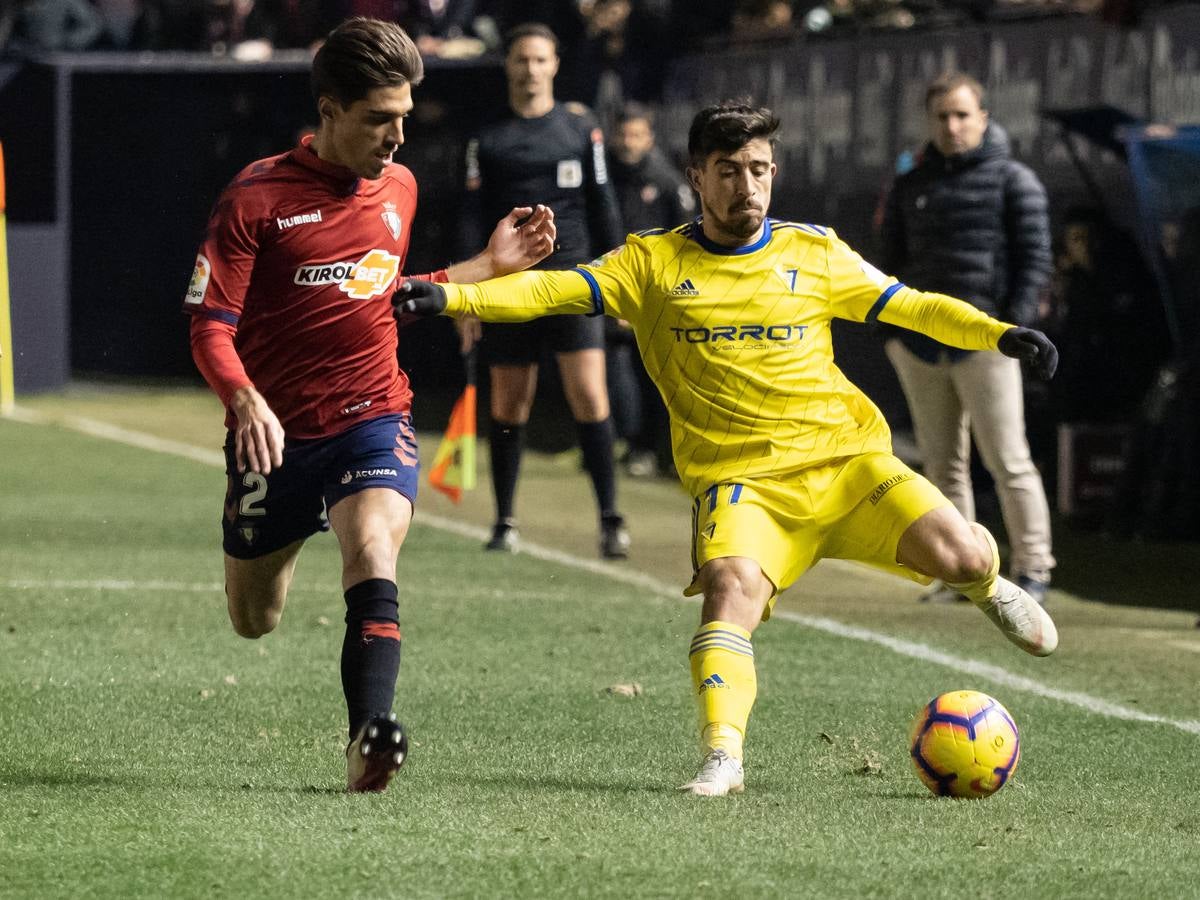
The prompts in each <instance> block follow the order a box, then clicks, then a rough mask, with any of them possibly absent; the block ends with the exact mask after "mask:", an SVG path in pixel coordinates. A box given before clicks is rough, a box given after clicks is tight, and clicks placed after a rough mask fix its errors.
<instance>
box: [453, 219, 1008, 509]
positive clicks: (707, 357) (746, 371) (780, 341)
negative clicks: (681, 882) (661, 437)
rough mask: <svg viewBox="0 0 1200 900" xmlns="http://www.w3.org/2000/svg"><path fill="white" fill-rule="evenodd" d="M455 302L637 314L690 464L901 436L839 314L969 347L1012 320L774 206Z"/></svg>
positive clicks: (813, 460)
mask: <svg viewBox="0 0 1200 900" xmlns="http://www.w3.org/2000/svg"><path fill="white" fill-rule="evenodd" d="M445 288H446V291H447V298H448V303H447V309H446V312H447V313H449V314H451V315H462V314H473V315H477V316H479V317H480V318H481V319H483V320H485V321H494V322H519V321H524V320H527V319H532V318H536V317H537V316H540V315H548V314H556V313H595V314H599V313H607V314H608V315H611V316H615V317H617V318H620V319H624V320H626V321H627V322H629V323H630V325H631V326H632V327H633V331H634V334H635V335H636V338H637V344H638V348H639V350H640V351H641V355H642V359H643V360H644V361H645V365H646V371H647V372H648V373H649V375H650V377H651V378H652V379H653V380H654V383H655V384H656V385H658V389H659V391H660V393H661V394H662V397H663V400H664V401H665V402H666V405H667V409H668V410H669V412H670V417H671V441H672V447H673V450H674V456H675V465H676V468H677V469H678V471H679V475H680V478H681V480H682V481H683V483H684V486H685V487H686V488H687V489H688V491H689V492H690V493H691V494H692V495H693V496H694V495H698V494H700V493H701V492H702V491H704V490H705V489H707V488H708V487H709V486H711V485H713V484H719V483H722V482H729V481H737V480H738V479H743V478H748V477H753V476H756V475H765V474H767V473H770V474H772V475H775V476H778V475H781V474H786V473H787V472H790V471H794V470H797V469H802V468H805V467H808V466H813V465H819V464H821V463H824V462H827V461H829V460H832V459H836V458H839V457H847V456H854V455H856V454H860V453H865V452H870V451H886V452H891V432H890V431H889V430H888V427H887V423H886V422H885V421H884V419H883V415H882V414H881V413H880V412H879V409H878V408H877V407H876V406H875V404H873V403H872V402H871V401H870V400H869V399H868V398H867V396H866V395H865V394H863V392H862V391H860V390H859V389H858V388H857V387H855V386H854V385H853V384H852V383H851V382H850V381H849V379H847V378H846V376H845V375H843V374H842V372H841V371H840V370H839V369H838V367H837V366H836V365H835V364H834V359H833V342H832V339H831V335H830V323H831V321H832V320H833V319H834V318H843V319H849V320H850V321H854V322H871V321H874V320H879V321H881V322H885V323H888V324H891V325H900V326H902V327H905V328H911V329H913V330H915V331H919V332H922V333H923V334H927V335H929V336H930V337H932V338H935V339H936V340H938V341H941V342H942V343H944V344H949V345H951V346H955V347H961V348H963V349H966V350H994V349H996V342H997V341H998V340H999V338H1000V335H1002V334H1003V333H1004V332H1005V330H1007V329H1008V328H1010V327H1012V326H1010V325H1006V324H1003V323H1001V322H998V321H996V320H995V319H992V318H990V317H989V316H987V315H985V314H984V313H982V312H980V311H979V310H978V309H976V308H975V307H973V306H971V305H969V304H967V303H964V302H962V301H960V300H955V299H953V298H951V297H947V296H944V295H942V294H931V293H923V292H921V291H916V290H913V289H911V288H908V287H905V286H904V285H903V284H901V283H900V282H898V281H897V280H896V279H895V278H891V277H888V276H886V275H884V274H883V273H882V272H880V271H879V270H877V269H875V268H874V267H873V266H871V265H870V264H869V263H867V262H866V261H865V260H863V258H862V257H861V256H859V255H858V254H857V253H855V252H854V251H853V250H851V249H850V247H849V246H847V245H846V243H845V242H844V241H842V240H841V239H839V238H838V237H837V235H835V234H834V232H833V231H832V230H831V229H827V228H824V227H821V226H818V225H805V224H798V223H795V222H782V221H778V220H773V219H769V220H767V222H766V223H765V225H764V228H763V233H762V236H761V238H760V239H758V240H757V241H755V242H754V243H752V244H749V245H747V246H744V247H739V248H736V249H729V248H725V247H721V246H719V245H716V244H713V243H712V242H711V241H709V240H707V239H706V238H705V236H704V234H703V231H702V230H701V225H700V223H699V222H693V223H689V224H687V225H682V226H680V227H679V228H676V229H674V230H672V231H649V232H643V233H641V234H638V235H630V236H629V238H628V240H627V241H626V243H625V244H624V245H622V246H621V247H618V248H617V249H616V250H614V251H612V252H611V253H608V254H606V255H605V256H603V257H601V258H600V259H598V260H596V261H595V262H593V263H591V264H589V265H586V266H579V267H577V268H575V269H571V270H566V271H559V272H555V271H532V272H520V273H517V274H515V275H509V276H506V277H504V278H499V279H495V280H492V281H487V282H482V283H479V284H474V285H445Z"/></svg>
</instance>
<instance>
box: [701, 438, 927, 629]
mask: <svg viewBox="0 0 1200 900" xmlns="http://www.w3.org/2000/svg"><path fill="white" fill-rule="evenodd" d="M949 505H950V501H949V500H947V499H946V497H945V496H944V495H943V494H942V492H941V491H939V490H938V489H937V488H936V487H934V486H933V485H932V484H931V483H930V482H929V481H928V480H926V479H925V478H924V477H923V476H921V475H918V474H917V473H916V472H914V471H913V470H912V469H910V468H909V467H908V466H906V465H905V464H904V463H903V462H901V461H900V460H899V459H897V458H896V457H895V456H893V455H892V454H890V453H866V454H863V455H861V456H849V457H845V458H843V459H838V460H834V461H833V462H831V463H829V464H827V465H823V466H813V467H812V468H808V469H801V470H799V471H796V472H790V473H787V474H785V475H782V476H780V477H778V478H753V479H747V480H745V481H741V482H738V483H725V484H717V485H714V486H713V487H711V488H709V489H708V490H707V491H705V492H704V493H703V494H701V495H700V496H699V497H697V498H696V500H695V501H694V502H693V504H692V523H693V526H694V527H693V533H692V568H693V571H694V572H696V573H698V572H699V571H700V568H701V567H702V566H703V565H704V564H705V563H706V562H708V561H709V560H712V559H720V558H721V557H725V556H744V557H747V558H749V559H753V560H754V561H756V562H757V563H758V564H759V566H760V568H762V570H763V573H764V574H765V575H766V576H767V578H769V579H770V580H771V583H772V584H774V585H775V592H776V594H778V593H779V591H782V590H783V589H784V588H786V587H788V586H789V585H790V584H792V582H794V581H795V580H796V579H797V578H799V577H800V576H801V575H803V574H804V573H805V572H807V571H808V570H809V569H810V568H812V566H813V565H814V564H815V563H816V562H817V560H820V559H848V560H854V561H856V562H861V563H866V564H868V565H871V566H875V567H877V568H880V569H884V570H886V571H888V572H892V573H895V574H898V575H903V576H904V577H906V578H911V579H912V580H913V581H917V582H920V583H922V584H928V583H929V581H930V580H931V579H929V578H927V577H926V576H924V575H921V574H919V573H918V572H914V571H913V570H912V569H909V568H906V567H905V566H902V565H900V563H898V562H897V561H896V548H897V546H898V545H899V543H900V536H901V535H902V534H904V532H905V531H906V530H907V529H908V526H910V525H911V524H912V523H913V522H915V521H916V520H917V519H919V518H921V516H923V515H925V513H927V512H929V511H930V510H933V509H937V508H939V507H942V506H949ZM699 592H700V589H699V587H698V586H697V583H696V580H695V578H693V580H692V583H691V585H690V586H689V587H688V588H687V590H686V591H684V593H685V594H688V595H689V596H690V595H694V594H697V593H699ZM774 604H775V598H774V597H772V598H771V602H770V603H769V604H768V605H767V609H766V611H765V612H764V613H763V618H764V619H765V618H767V617H768V616H769V615H770V614H771V607H772V606H774Z"/></svg>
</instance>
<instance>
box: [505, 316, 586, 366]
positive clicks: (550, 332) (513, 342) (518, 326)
mask: <svg viewBox="0 0 1200 900" xmlns="http://www.w3.org/2000/svg"><path fill="white" fill-rule="evenodd" d="M603 346H604V316H580V315H569V316H543V317H542V318H540V319H534V320H533V321H531V322H484V323H483V356H484V359H486V360H487V362H488V365H491V366H520V365H529V364H532V363H537V362H541V360H542V355H543V353H544V352H546V351H549V352H552V353H574V352H575V351H577V350H595V349H597V348H601V347H603Z"/></svg>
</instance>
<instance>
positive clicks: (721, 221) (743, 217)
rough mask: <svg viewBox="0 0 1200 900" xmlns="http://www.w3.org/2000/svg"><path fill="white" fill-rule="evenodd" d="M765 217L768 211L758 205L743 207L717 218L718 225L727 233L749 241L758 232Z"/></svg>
mask: <svg viewBox="0 0 1200 900" xmlns="http://www.w3.org/2000/svg"><path fill="white" fill-rule="evenodd" d="M714 218H715V217H714ZM765 218H766V213H765V212H763V211H762V210H761V209H758V208H757V207H754V208H750V209H746V208H742V209H738V210H734V211H731V212H729V213H727V214H726V215H725V217H724V218H717V221H716V225H717V227H718V228H720V229H721V230H722V231H724V232H725V233H726V234H728V235H731V236H733V237H735V238H738V239H739V240H743V241H748V240H750V239H751V238H752V237H754V236H755V235H756V234H758V230H759V229H760V228H762V223H763V219H765Z"/></svg>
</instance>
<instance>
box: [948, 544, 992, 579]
mask: <svg viewBox="0 0 1200 900" xmlns="http://www.w3.org/2000/svg"><path fill="white" fill-rule="evenodd" d="M991 566H992V560H991V554H990V552H985V550H984V548H983V547H980V546H979V545H978V543H977V542H975V541H974V540H971V541H954V542H951V543H948V544H947V545H946V546H945V547H944V548H943V552H942V569H943V571H942V573H941V578H942V580H943V581H947V582H950V583H951V584H970V583H971V582H975V581H979V580H980V579H981V578H986V577H987V575H988V573H989V571H990V569H991Z"/></svg>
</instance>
